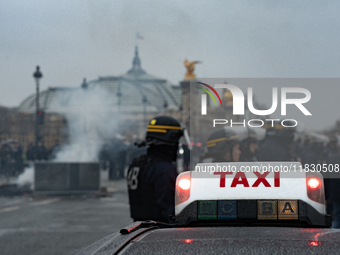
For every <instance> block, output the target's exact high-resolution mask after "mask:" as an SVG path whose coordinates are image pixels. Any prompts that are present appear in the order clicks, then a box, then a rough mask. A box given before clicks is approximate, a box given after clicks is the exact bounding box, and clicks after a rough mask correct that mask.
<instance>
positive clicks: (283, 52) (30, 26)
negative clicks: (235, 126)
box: [0, 0, 340, 106]
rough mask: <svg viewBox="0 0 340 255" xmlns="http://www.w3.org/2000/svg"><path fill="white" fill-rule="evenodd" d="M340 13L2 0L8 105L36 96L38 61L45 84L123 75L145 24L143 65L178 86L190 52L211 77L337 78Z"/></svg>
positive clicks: (305, 8)
mask: <svg viewBox="0 0 340 255" xmlns="http://www.w3.org/2000/svg"><path fill="white" fill-rule="evenodd" d="M339 13H340V2H339V1H335V0H334V1H311V0H308V1H272V0H268V1H253V0H252V1H239V0H237V1H225V0H221V1H197V0H195V1H174V0H169V1H143V0H138V1H129V0H115V1H109V0H107V1H106V0H93V1H85V0H72V1H69V0H67V1H66V0H65V1H64V0H58V1H52V0H49V1H47V0H41V1H29V0H27V1H14V0H11V1H1V2H0V38H1V40H0V59H1V61H0V86H1V93H0V105H4V106H18V105H19V104H20V102H22V101H23V100H24V99H25V98H26V97H27V96H29V95H31V94H33V93H35V83H34V80H33V78H32V73H33V72H34V70H35V66H36V65H37V64H39V65H40V66H41V71H42V72H43V75H44V77H43V79H42V81H41V89H42V90H44V89H47V88H48V87H55V86H80V84H81V82H82V79H83V78H84V77H85V78H87V79H88V80H92V79H96V78H98V76H106V75H120V74H123V73H125V72H126V71H127V70H128V69H129V68H130V67H131V62H132V58H133V54H134V46H135V44H136V32H137V31H139V33H140V34H141V35H142V36H143V38H144V39H143V40H138V44H139V49H140V57H141V60H142V67H143V68H144V69H145V70H146V71H147V72H148V73H150V74H153V75H155V76H158V77H162V78H166V79H168V80H170V81H171V82H172V83H174V84H178V82H179V81H180V80H182V79H183V77H184V73H185V68H184V67H183V63H182V62H183V60H184V59H185V58H188V59H189V60H190V61H192V60H201V61H202V62H203V63H202V64H200V65H197V66H196V74H197V76H198V77H204V78H218V77H226V78H230V77H233V78H244V77H273V78H277V77H291V78H293V77H294V78H296V77H305V78H316V77H318V78H326V77H328V78H330V77H331V78H334V77H337V78H338V77H340V75H339V74H340V65H339V60H340V51H339V45H340V33H339V31H340V15H339ZM339 86H340V85H339ZM312 96H313V95H312ZM339 104H340V103H339Z"/></svg>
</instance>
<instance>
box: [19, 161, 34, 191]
mask: <svg viewBox="0 0 340 255" xmlns="http://www.w3.org/2000/svg"><path fill="white" fill-rule="evenodd" d="M16 184H17V185H18V186H20V187H23V186H29V188H30V189H32V190H33V189H34V167H33V166H30V167H27V168H25V169H24V172H23V173H22V174H21V175H19V176H18V179H17V181H16Z"/></svg>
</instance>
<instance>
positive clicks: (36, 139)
mask: <svg viewBox="0 0 340 255" xmlns="http://www.w3.org/2000/svg"><path fill="white" fill-rule="evenodd" d="M39 69H40V67H39V66H37V69H36V71H35V72H34V73H33V77H34V79H35V84H36V95H35V110H36V112H35V146H38V142H39V139H40V136H39V135H40V134H39V133H40V132H39V129H40V127H39V116H38V115H39V81H40V79H41V78H42V77H43V75H42V73H41V72H40V70H39Z"/></svg>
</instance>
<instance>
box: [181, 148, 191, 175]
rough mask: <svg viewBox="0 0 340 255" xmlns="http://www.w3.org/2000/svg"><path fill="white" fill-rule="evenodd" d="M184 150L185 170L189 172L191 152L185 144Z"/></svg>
mask: <svg viewBox="0 0 340 255" xmlns="http://www.w3.org/2000/svg"><path fill="white" fill-rule="evenodd" d="M182 148H183V170H184V171H188V170H189V164H190V150H189V147H188V145H187V144H183V145H182Z"/></svg>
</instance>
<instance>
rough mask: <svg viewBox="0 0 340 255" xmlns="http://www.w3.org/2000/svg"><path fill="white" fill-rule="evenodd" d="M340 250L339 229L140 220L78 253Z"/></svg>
mask: <svg viewBox="0 0 340 255" xmlns="http://www.w3.org/2000/svg"><path fill="white" fill-rule="evenodd" d="M78 254H79V255H89V254H96V255H98V254H101V255H106V254H162V255H165V254H340V231H339V230H334V229H321V228H289V227H245V226H243V227H231V226H215V227H183V228H179V227H169V228H166V227H159V226H157V225H154V226H153V225H152V224H150V225H149V226H147V227H140V225H139V223H138V222H135V223H133V224H132V225H129V226H128V227H126V228H125V229H123V230H121V232H120V233H114V234H112V235H110V236H107V237H105V238H103V239H101V240H99V241H97V242H96V243H94V244H92V245H90V246H89V247H87V248H86V249H84V250H82V251H81V252H79V253H78Z"/></svg>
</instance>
